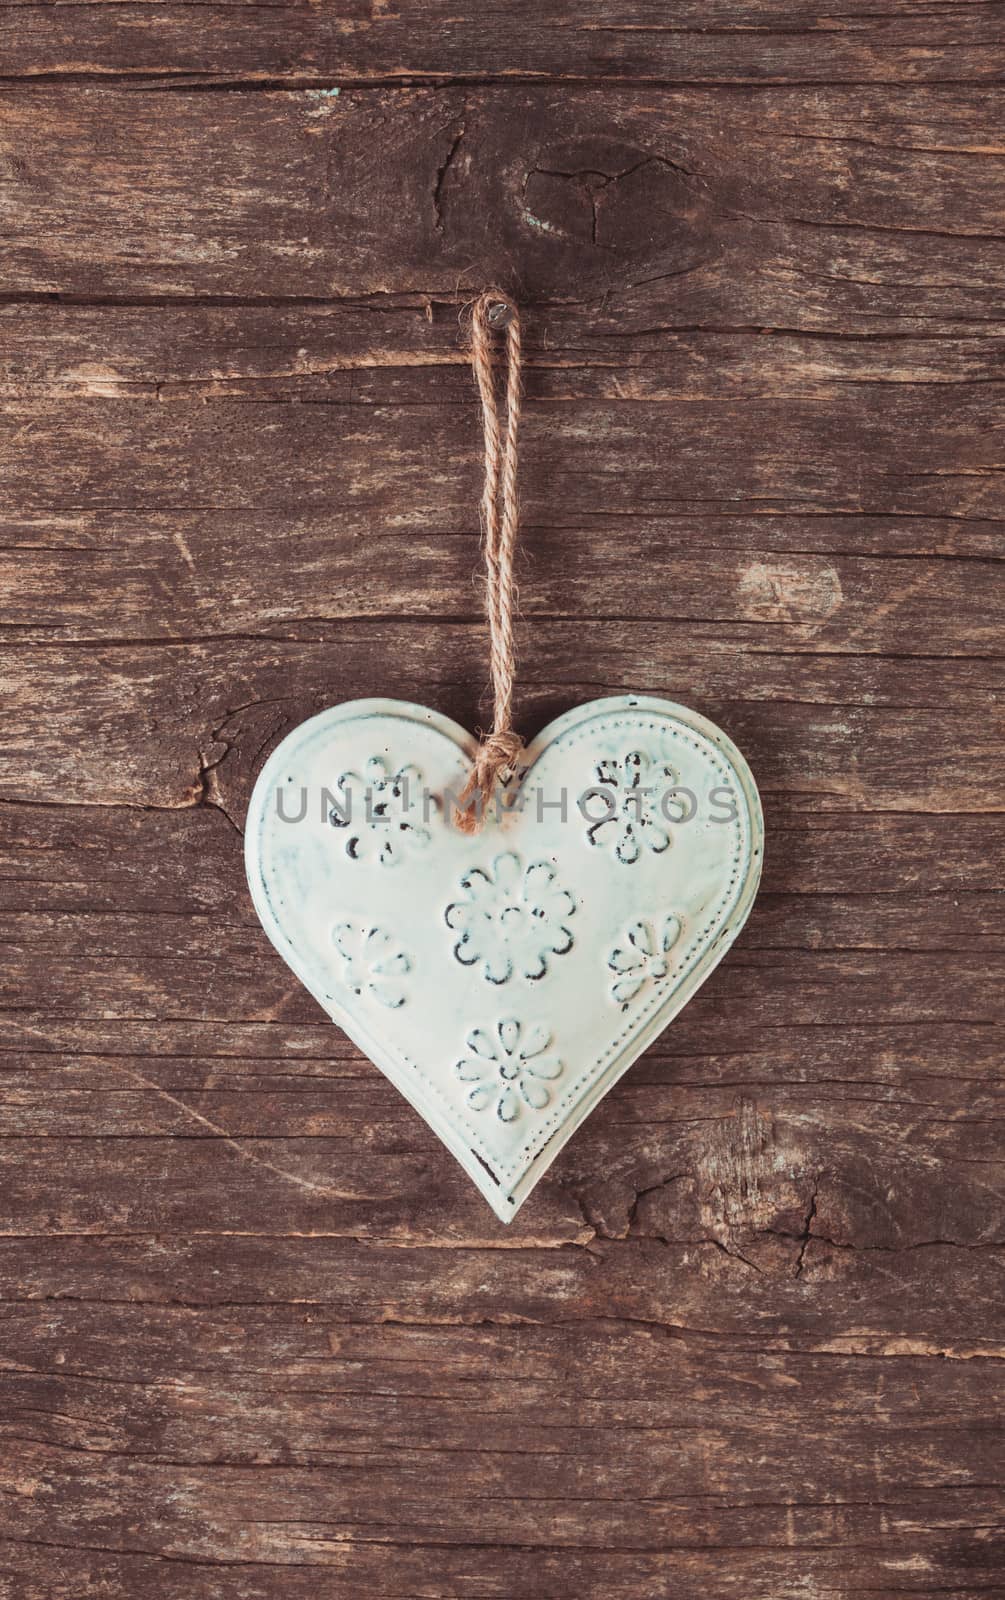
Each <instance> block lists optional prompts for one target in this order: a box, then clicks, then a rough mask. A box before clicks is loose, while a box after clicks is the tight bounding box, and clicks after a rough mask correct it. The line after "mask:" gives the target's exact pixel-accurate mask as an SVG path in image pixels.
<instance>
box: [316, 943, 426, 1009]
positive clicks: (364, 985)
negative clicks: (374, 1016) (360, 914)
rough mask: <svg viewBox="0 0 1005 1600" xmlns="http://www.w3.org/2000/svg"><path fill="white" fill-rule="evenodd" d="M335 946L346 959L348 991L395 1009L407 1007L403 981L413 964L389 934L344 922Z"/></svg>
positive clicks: (344, 976)
mask: <svg viewBox="0 0 1005 1600" xmlns="http://www.w3.org/2000/svg"><path fill="white" fill-rule="evenodd" d="M332 943H333V944H334V946H335V948H336V950H337V951H338V953H339V955H340V956H341V957H342V981H343V983H344V984H345V986H346V988H347V989H349V990H351V992H352V993H353V994H355V995H360V996H365V997H367V998H369V999H371V1000H376V1001H378V1003H379V1004H380V1005H382V1006H388V1007H389V1008H390V1009H391V1010H397V1008H398V1007H399V1006H403V1005H404V1004H405V988H404V985H403V984H402V981H401V980H402V978H404V977H405V976H407V974H408V973H409V972H410V971H411V970H412V963H411V961H410V960H409V958H408V956H407V955H406V954H405V952H404V950H402V948H401V946H400V945H399V944H397V943H396V941H395V940H394V939H393V938H392V937H391V935H390V934H389V933H387V932H386V931H385V930H384V929H383V928H368V927H366V925H365V924H362V923H358V922H340V923H338V924H337V925H336V926H335V927H334V928H333V929H332Z"/></svg>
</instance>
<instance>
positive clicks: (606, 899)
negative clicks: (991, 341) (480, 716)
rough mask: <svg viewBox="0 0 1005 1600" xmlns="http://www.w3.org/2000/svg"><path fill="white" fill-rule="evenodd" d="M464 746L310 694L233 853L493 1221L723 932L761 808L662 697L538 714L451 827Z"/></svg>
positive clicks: (708, 963)
mask: <svg viewBox="0 0 1005 1600" xmlns="http://www.w3.org/2000/svg"><path fill="white" fill-rule="evenodd" d="M476 748H477V746H476V741H475V740H474V739H473V738H472V737H471V736H470V735H469V734H467V733H466V732H465V731H464V730H463V729H462V728H460V727H459V726H458V725H457V724H456V723H454V722H452V721H450V720H449V719H448V718H446V717H443V716H440V715H439V714H438V713H436V712H434V711H429V710H426V709H425V708H423V707H421V706H414V705H408V704H406V703H404V702H401V701H395V700H356V701H349V702H347V703H346V704H344V705H341V706H335V707H333V708H332V709H330V710H328V711H324V712H322V713H321V715H320V716H317V717H314V718H312V719H311V720H310V721H308V722H305V723H303V724H302V725H301V726H300V727H298V728H296V729H295V730H294V731H293V732H292V733H291V734H289V735H288V736H287V738H285V739H284V740H283V742H282V743H281V744H280V745H279V746H278V748H277V749H276V750H275V751H274V752H273V754H272V756H271V757H270V758H269V760H268V762H267V763H266V765H265V767H264V769H263V771H262V773H261V775H260V777H259V779H258V782H257V783H256V785H255V789H254V793H253V795H252V798H251V805H250V810H249V814H248V822H247V830H246V836H245V857H246V865H247V873H248V882H249V885H250V888H251V895H252V899H253V900H254V904H255V909H256V910H257V912H258V915H259V917H260V919H261V922H262V926H263V927H264V929H265V931H266V933H267V934H268V936H269V938H270V939H271V941H272V943H273V944H274V945H275V947H276V949H277V950H278V952H279V954H280V955H281V956H282V958H283V960H284V961H286V962H287V964H288V965H289V966H290V967H291V968H292V970H293V971H294V972H295V973H296V975H297V977H298V978H299V979H300V980H301V982H302V983H303V984H304V985H305V986H306V988H307V989H309V990H310V992H311V994H312V995H313V996H314V997H315V999H316V1000H318V1001H319V1002H320V1004H321V1005H322V1006H323V1007H324V1008H325V1010H326V1011H327V1012H328V1013H329V1015H330V1016H331V1017H332V1018H333V1020H334V1021H335V1022H337V1023H338V1025H339V1026H340V1027H341V1028H343V1029H344V1031H345V1032H346V1033H347V1034H348V1035H349V1037H350V1038H351V1039H352V1040H354V1042H355V1043H356V1044H357V1045H358V1046H359V1047H360V1049H361V1050H363V1051H365V1053H366V1054H367V1055H368V1056H369V1057H370V1059H371V1061H373V1062H374V1063H375V1064H376V1066H378V1067H379V1068H380V1069H381V1071H382V1072H384V1073H385V1074H386V1076H387V1077H388V1078H390V1080H391V1082H392V1083H393V1084H395V1086H396V1087H397V1088H398V1089H399V1090H400V1091H401V1093H402V1094H403V1095H404V1096H405V1097H406V1099H407V1100H409V1101H410V1102H411V1104H412V1105H413V1106H414V1107H415V1109H416V1110H417V1111H418V1112H419V1113H420V1115H421V1116H423V1117H424V1118H425V1119H426V1121H427V1122H428V1124H429V1125H430V1127H431V1128H433V1129H434V1131H435V1132H436V1133H437V1134H438V1135H439V1137H440V1138H441V1139H442V1141H443V1143H444V1144H445V1145H446V1146H447V1148H448V1150H450V1151H451V1152H452V1154H453V1155H454V1156H455V1157H456V1159H457V1160H458V1161H459V1162H460V1164H461V1166H462V1167H463V1168H464V1170H465V1171H466V1172H467V1173H468V1175H469V1177H470V1178H471V1179H472V1180H473V1182H474V1183H475V1184H476V1185H477V1186H478V1188H479V1189H480V1190H481V1192H482V1194H483V1195H484V1196H485V1198H486V1199H487V1200H488V1202H489V1204H490V1205H491V1207H492V1209H493V1210H494V1211H495V1213H496V1215H497V1216H498V1217H500V1218H501V1219H502V1220H503V1221H504V1222H508V1221H510V1220H511V1218H512V1217H513V1216H515V1214H516V1212H517V1210H518V1208H519V1207H520V1205H521V1204H522V1203H523V1201H524V1200H525V1199H526V1198H527V1196H528V1195H529V1194H530V1192H531V1190H532V1189H533V1187H534V1185H535V1184H536V1183H537V1181H538V1179H539V1178H540V1177H541V1176H542V1175H543V1173H545V1172H546V1171H547V1169H548V1167H549V1166H550V1165H551V1163H552V1162H553V1161H554V1160H555V1157H556V1156H557V1155H558V1153H559V1151H560V1150H561V1149H562V1146H563V1145H564V1144H565V1142H566V1140H567V1139H569V1138H570V1137H571V1135H572V1134H573V1133H574V1132H575V1130H576V1129H577V1128H578V1127H579V1124H580V1123H581V1122H582V1121H583V1119H584V1117H586V1116H587V1115H588V1114H589V1112H590V1111H591V1110H592V1109H593V1108H594V1106H596V1105H597V1103H598V1102H599V1101H600V1100H601V1099H602V1098H603V1096H604V1095H605V1094H606V1092H607V1090H608V1089H609V1088H610V1087H611V1085H612V1084H613V1083H615V1082H616V1081H617V1080H618V1078H620V1077H621V1075H622V1073H623V1072H625V1071H626V1070H627V1068H628V1067H630V1066H631V1064H632V1062H633V1061H634V1060H635V1059H636V1058H637V1057H638V1056H639V1055H640V1054H641V1053H642V1051H643V1050H645V1049H646V1047H647V1046H648V1045H649V1044H651V1043H652V1041H653V1040H654V1039H655V1038H656V1036H657V1035H658V1034H659V1033H660V1032H661V1030H662V1029H663V1028H664V1027H665V1026H666V1024H667V1023H668V1022H669V1021H670V1020H671V1018H672V1017H673V1016H675V1015H676V1013H677V1012H678V1011H679V1010H680V1009H681V1007H682V1006H683V1005H685V1004H686V1002H687V1001H688V1000H689V999H690V997H691V995H693V994H694V992H695V990H696V989H697V988H698V987H699V986H700V985H701V984H702V983H703V982H704V981H705V979H706V978H707V977H708V975H709V973H710V972H711V971H712V970H713V968H714V967H715V966H716V965H717V964H718V962H719V961H721V959H722V957H723V956H724V955H725V953H726V951H727V950H728V949H729V946H730V945H731V944H732V942H733V940H734V939H735V938H736V935H737V934H738V933H739V931H740V929H741V927H742V926H743V923H744V921H745V920H746V917H747V914H748V912H749V911H750V907H751V904H752V902H753V899H754V895H755V893H756V890H757V883H758V879H759V876H760V869H761V859H762V848H763V822H762V817H761V807H760V802H759V799H758V795H757V790H756V788H755V786H754V781H753V778H752V777H751V774H750V771H749V769H748V767H747V764H746V762H745V761H744V759H743V757H742V756H741V755H740V753H739V751H738V750H737V749H736V748H735V746H734V745H733V744H732V743H731V742H730V741H729V740H728V739H727V738H726V736H725V735H724V734H723V733H722V732H721V731H720V730H719V729H718V728H716V727H715V726H714V725H713V724H712V723H711V722H708V721H706V720H705V718H703V717H700V716H697V715H696V714H695V713H694V712H692V711H688V710H686V709H685V708H684V707H682V706H679V705H674V704H672V703H671V702H669V701H666V700H661V699H656V698H652V697H647V696H642V695H627V696H622V697H618V698H615V699H607V700H596V701H593V702H591V703H590V704H588V705H584V706H580V707H579V708H577V709H576V710H575V711H572V712H570V713H568V714H567V715H566V716H563V717H560V718H559V719H558V720H557V721H556V722H553V723H552V724H551V725H550V726H549V727H547V728H546V729H545V730H544V732H543V733H541V734H540V735H539V736H538V738H537V739H535V740H534V742H533V743H532V744H531V745H530V746H529V747H528V748H527V750H526V751H525V753H524V758H523V763H522V766H521V769H520V772H519V773H518V774H516V775H515V776H514V778H513V779H512V781H511V782H510V783H509V784H508V785H507V786H506V788H505V789H504V791H503V793H502V795H501V798H500V803H499V804H497V805H496V807H495V808H494V809H493V808H489V809H488V811H487V814H486V816H485V818H484V820H483V822H482V826H481V828H480V830H479V831H478V832H476V833H474V834H469V833H465V832H463V831H461V830H460V829H459V828H457V827H456V826H454V822H453V804H454V801H455V800H456V797H457V796H458V795H459V794H460V792H461V790H462V788H463V785H464V781H465V778H466V776H467V774H468V772H469V771H470V767H471V761H472V759H473V757H474V754H475V751H476Z"/></svg>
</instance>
